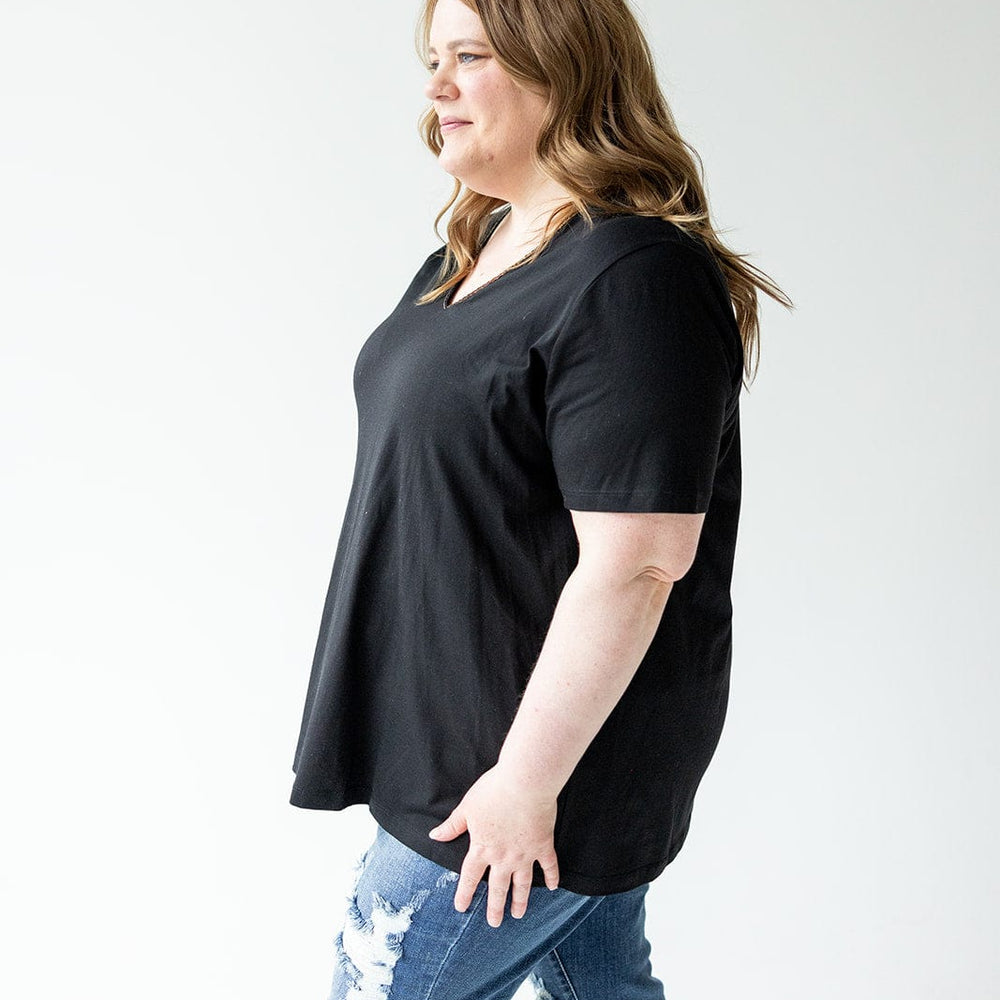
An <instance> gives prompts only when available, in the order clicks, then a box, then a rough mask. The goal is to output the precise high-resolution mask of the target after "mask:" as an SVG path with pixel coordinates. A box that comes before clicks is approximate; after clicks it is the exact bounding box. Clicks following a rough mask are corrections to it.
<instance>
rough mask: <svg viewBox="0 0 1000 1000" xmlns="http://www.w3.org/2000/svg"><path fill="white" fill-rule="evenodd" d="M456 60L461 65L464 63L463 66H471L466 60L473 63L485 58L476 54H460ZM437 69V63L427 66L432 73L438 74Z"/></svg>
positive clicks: (430, 63)
mask: <svg viewBox="0 0 1000 1000" xmlns="http://www.w3.org/2000/svg"><path fill="white" fill-rule="evenodd" d="M455 58H456V59H457V60H458V61H459V62H460V63H462V65H463V66H468V65H469V64H468V62H465V60H466V59H468V60H470V61H471V60H473V59H482V58H483V57H482V56H480V55H477V54H476V53H475V52H459V53H458V55H456V56H455ZM437 68H438V64H437V63H436V62H429V63H428V64H427V69H428V70H429V71H430V72H431V73H436V72H437Z"/></svg>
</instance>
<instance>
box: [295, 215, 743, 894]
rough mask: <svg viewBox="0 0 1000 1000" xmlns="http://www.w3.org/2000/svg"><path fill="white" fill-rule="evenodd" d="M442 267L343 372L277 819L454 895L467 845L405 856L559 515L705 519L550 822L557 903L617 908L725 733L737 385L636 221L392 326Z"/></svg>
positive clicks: (676, 247) (675, 244) (517, 620)
mask: <svg viewBox="0 0 1000 1000" xmlns="http://www.w3.org/2000/svg"><path fill="white" fill-rule="evenodd" d="M502 216H503V211H501V212H498V213H497V214H496V215H495V216H494V218H493V219H491V221H490V226H489V228H488V229H487V230H486V231H485V232H484V237H483V238H484V240H485V239H487V238H488V236H489V233H490V232H491V231H492V228H493V227H494V226H495V225H497V224H498V223H499V221H501V219H502ZM443 254H444V247H439V248H438V249H437V250H435V251H434V252H433V253H431V254H430V255H429V256H428V257H427V259H426V260H425V262H424V263H423V265H422V266H421V267H420V269H419V271H418V272H417V273H416V275H415V276H414V277H413V279H412V281H411V282H410V285H409V287H408V288H407V289H406V291H405V292H404V294H403V296H402V298H401V299H400V300H399V303H398V304H397V306H396V307H395V309H394V310H393V311H392V313H391V314H390V315H389V316H388V317H387V318H386V319H385V320H384V321H383V322H382V323H381V324H379V326H378V327H377V328H376V329H375V330H374V331H373V332H372V334H371V335H370V336H369V337H368V339H367V340H366V342H365V343H364V345H363V347H362V348H361V351H360V353H359V355H358V358H357V361H356V364H355V368H354V392H355V398H356V402H357V411H358V447H357V458H356V465H355V470H354V479H353V483H352V487H351V492H350V496H349V498H348V502H347V509H346V513H345V516H344V521H343V526H342V529H341V533H340V539H339V542H338V546H337V551H336V554H335V557H334V563H333V570H332V574H331V579H330V585H329V589H328V592H327V596H326V602H325V605H324V608H323V613H322V618H321V622H320V629H319V636H318V640H317V644H316V650H315V655H314V659H313V664H312V670H311V674H310V677H309V683H308V688H307V692H306V701H305V706H304V711H303V717H302V725H301V729H300V735H299V740H298V744H297V747H296V751H295V757H294V761H293V770H294V771H295V775H296V776H295V781H294V785H293V789H292V795H291V802H292V803H293V804H294V805H296V806H300V807H303V808H311V809H343V808H345V807H347V806H349V805H352V804H357V803H365V804H367V805H368V807H369V809H370V811H371V813H372V815H373V816H374V817H375V819H376V820H377V821H378V823H379V824H380V825H381V826H382V827H384V828H385V829H386V830H387V831H389V832H390V833H391V834H392V835H393V836H394V837H396V838H398V839H399V840H400V841H401V842H402V843H404V844H406V845H407V846H408V847H410V848H411V849H412V850H414V851H416V852H418V853H419V854H421V855H422V856H423V857H425V858H428V859H430V860H432V861H434V862H436V863H438V864H440V865H442V866H444V867H446V868H449V869H451V870H452V871H459V870H460V868H461V864H462V860H463V859H464V857H465V854H466V852H467V850H468V847H469V839H468V835H467V834H463V835H462V836H460V837H458V838H456V839H455V840H453V841H447V842H437V841H432V840H430V838H429V837H428V831H429V830H430V829H432V828H433V827H434V826H436V825H438V824H439V823H441V822H442V821H443V820H444V819H445V818H446V817H447V816H448V815H449V813H450V812H451V811H452V809H453V808H454V807H455V806H456V805H457V804H458V802H459V801H460V799H461V798H462V796H463V795H464V794H465V792H466V791H467V789H468V788H469V787H470V786H471V785H472V784H473V782H474V781H475V780H476V779H477V778H478V777H479V775H481V774H482V773H483V772H484V771H486V770H487V769H489V768H490V767H492V766H493V765H494V764H495V763H496V761H497V757H498V755H499V751H500V748H501V745H502V743H503V740H504V737H505V735H506V733H507V730H508V728H509V726H510V723H511V721H512V719H513V717H514V714H515V712H516V710H517V706H518V703H519V698H520V696H521V693H522V692H523V690H524V686H525V685H526V683H527V681H528V678H529V677H530V674H531V670H532V668H533V666H534V663H535V661H536V659H537V656H538V653H539V651H540V649H541V646H542V642H543V640H544V638H545V634H546V631H547V628H548V625H549V622H550V621H551V618H552V614H553V611H554V609H555V605H556V601H557V600H558V597H559V593H560V591H561V589H562V586H563V584H564V583H565V581H566V579H567V577H568V575H569V574H570V573H571V572H572V570H573V567H574V565H575V564H576V561H577V558H578V555H579V548H578V543H577V540H576V535H575V532H574V529H573V524H572V519H571V514H570V510H581V511H582V510H595V511H596V510H604V511H639V512H642V511H646V512H653V511H674V512H687V513H696V512H705V521H704V526H703V529H702V534H701V538H700V541H699V545H698V551H697V554H696V557H695V560H694V563H693V565H692V566H691V568H690V569H689V571H688V572H687V574H685V576H684V577H683V578H682V579H681V580H679V581H677V582H676V583H675V584H674V586H673V588H672V591H671V594H670V597H669V599H668V601H667V606H666V609H665V611H664V614H663V617H662V620H661V622H660V624H659V627H658V628H657V631H656V634H655V636H654V638H653V641H652V643H651V645H650V648H649V650H648V652H647V653H646V655H645V657H644V658H643V661H642V663H641V664H640V665H639V668H638V670H637V672H636V674H635V676H634V678H633V680H632V682H631V683H630V685H629V686H628V688H627V690H626V691H625V693H624V695H623V696H622V698H621V700H620V701H619V703H618V704H617V705H616V707H615V708H614V710H613V711H612V712H611V715H610V717H609V718H608V720H607V722H606V723H605V724H604V726H603V727H602V729H601V730H600V731H599V732H598V734H597V736H596V737H595V739H594V740H593V742H592V743H591V745H590V746H589V747H588V748H587V750H586V752H585V753H584V755H583V757H582V759H581V760H580V762H579V764H578V765H577V767H576V769H575V770H574V771H573V773H572V775H571V776H570V778H569V780H568V782H567V783H566V785H565V787H564V788H563V790H562V792H561V793H560V795H559V796H558V801H557V804H558V814H557V820H556V826H555V848H556V853H557V856H558V858H559V870H560V885H561V886H562V887H565V888H566V889H568V890H570V891H573V892H577V893H582V894H588V895H589V894H602V895H603V894H609V893H616V892H624V891H628V890H631V889H633V888H635V887H637V886H639V885H641V884H643V883H646V882H649V881H651V880H652V879H653V878H655V877H656V876H657V875H659V874H660V872H662V871H663V869H664V868H665V867H666V865H667V864H669V863H670V861H672V860H673V858H674V857H675V856H676V854H677V852H678V851H679V850H680V848H681V846H682V844H683V842H684V840H685V838H686V836H687V832H688V829H689V825H690V821H691V815H692V810H693V801H694V795H695V792H696V789H697V788H698V785H699V783H700V781H701V778H702V776H703V774H704V772H705V770H706V768H707V766H708V763H709V761H710V760H711V758H712V756H713V754H714V751H715V748H716V746H717V743H718V740H719V737H720V734H721V731H722V727H723V722H724V719H725V713H726V705H727V700H728V690H729V675H730V664H731V656H732V634H731V624H732V606H731V601H730V581H731V574H732V567H733V559H734V554H735V547H736V536H737V525H738V518H739V505H740V447H739V445H740V442H739V396H740V390H741V379H742V368H743V354H742V347H741V342H740V336H739V330H738V327H737V324H736V320H735V317H734V314H733V309H732V305H731V302H730V299H729V295H728V292H727V289H726V286H725V281H724V279H723V276H722V273H721V271H720V270H719V268H718V265H717V264H716V262H715V260H714V258H713V257H712V255H711V253H710V252H709V251H708V249H707V248H706V247H705V246H704V245H703V244H702V243H701V242H700V241H699V240H697V239H696V238H695V237H693V236H690V235H688V234H686V233H684V232H683V231H682V230H681V229H679V228H678V227H677V226H675V225H673V224H672V223H669V222H667V221H664V220H662V219H656V218H649V217H641V216H636V215H627V214H622V215H613V214H609V215H597V216H595V219H594V224H593V226H592V227H591V226H589V225H588V224H587V220H585V219H584V218H583V217H582V216H576V217H574V218H573V219H572V220H571V221H570V222H569V223H568V224H567V225H565V226H564V227H563V228H562V229H561V230H560V231H559V232H558V233H557V234H556V236H555V237H554V239H553V241H552V242H551V243H550V245H549V246H548V247H547V248H546V249H545V251H544V252H543V253H542V254H541V255H540V256H539V257H538V258H537V259H536V260H535V261H534V262H532V263H530V264H526V265H523V266H521V267H518V268H515V269H513V270H511V271H508V272H507V273H505V274H503V275H501V276H500V277H499V278H497V279H496V280H495V281H493V282H491V283H489V284H487V285H485V286H483V287H482V288H480V289H478V290H477V291H474V292H472V293H471V294H469V295H467V296H466V297H464V298H462V299H459V300H458V301H457V302H454V303H451V302H450V298H451V295H449V296H448V297H447V298H446V299H444V300H442V299H438V300H435V301H432V302H430V303H426V304H423V305H417V304H416V299H417V298H418V297H419V296H420V295H421V294H422V293H423V292H424V291H426V290H428V289H429V288H431V287H432V286H433V284H434V283H435V280H436V278H437V275H438V270H439V266H440V264H441V261H442V259H443ZM534 884H535V885H542V884H544V879H543V876H542V873H541V869H540V867H539V866H538V865H537V864H536V866H535V876H534Z"/></svg>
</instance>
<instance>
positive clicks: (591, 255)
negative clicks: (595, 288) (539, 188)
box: [561, 212, 719, 283]
mask: <svg viewBox="0 0 1000 1000" xmlns="http://www.w3.org/2000/svg"><path fill="white" fill-rule="evenodd" d="M563 247H564V252H563V254H562V255H561V256H562V265H563V268H564V269H565V272H566V274H567V276H568V275H574V276H575V278H576V281H577V282H583V283H587V282H589V281H592V280H594V279H596V278H597V277H599V276H600V275H602V274H603V273H604V272H606V271H608V270H609V269H610V268H615V269H616V270H619V271H620V270H622V269H625V270H629V271H631V270H633V269H636V270H639V271H643V272H645V273H648V274H655V273H659V272H662V271H663V270H664V269H667V270H674V271H676V270H678V269H680V270H681V271H685V272H686V271H688V270H690V269H691V268H694V269H696V270H698V271H704V270H707V271H709V272H718V270H719V268H718V263H717V262H716V260H715V256H714V254H713V253H712V251H711V250H710V249H709V248H708V246H707V245H706V244H705V242H704V241H703V240H702V239H701V238H700V237H699V236H697V235H696V234H694V233H691V232H688V231H687V230H685V229H682V228H681V227H680V226H679V225H677V224H676V223H674V222H670V221H669V220H667V219H663V218H660V217H658V216H649V215H636V214H632V213H624V212H623V213H617V214H610V213H604V214H596V213H595V214H594V215H593V216H592V222H591V223H588V222H587V220H586V219H585V218H584V217H583V216H580V215H578V216H575V217H574V218H573V220H572V221H571V223H570V224H569V229H568V233H567V238H566V240H565V242H564V243H563Z"/></svg>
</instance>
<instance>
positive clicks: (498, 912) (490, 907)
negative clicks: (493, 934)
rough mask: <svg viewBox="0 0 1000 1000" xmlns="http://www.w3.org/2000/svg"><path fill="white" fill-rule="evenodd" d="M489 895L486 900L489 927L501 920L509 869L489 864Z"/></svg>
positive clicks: (496, 925) (505, 902)
mask: <svg viewBox="0 0 1000 1000" xmlns="http://www.w3.org/2000/svg"><path fill="white" fill-rule="evenodd" d="M489 883H490V895H489V899H488V900H487V901H486V922H487V923H488V924H489V925H490V927H499V926H500V924H501V922H502V921H503V910H504V907H505V906H506V905H507V889H508V888H509V886H510V871H509V870H508V869H505V868H494V867H493V865H490V879H489Z"/></svg>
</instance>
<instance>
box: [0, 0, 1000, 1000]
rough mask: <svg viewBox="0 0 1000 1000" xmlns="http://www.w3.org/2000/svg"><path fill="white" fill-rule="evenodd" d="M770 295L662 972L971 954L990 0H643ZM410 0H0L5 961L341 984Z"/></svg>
mask: <svg viewBox="0 0 1000 1000" xmlns="http://www.w3.org/2000/svg"><path fill="white" fill-rule="evenodd" d="M636 9H637V10H638V11H639V12H640V15H641V16H642V19H643V21H644V23H645V24H646V26H647V28H648V31H649V37H650V40H651V43H652V45H653V47H654V49H655V52H656V56H657V60H658V64H659V67H660V72H661V79H662V83H663V86H664V89H665V91H666V94H667V97H668V100H669V101H670V103H671V106H672V107H673V109H674V111H675V113H676V115H677V118H678V121H679V123H680V125H681V127H682V130H683V133H684V135H685V136H686V138H687V139H688V140H689V141H690V142H691V143H692V144H693V145H694V146H695V148H696V149H698V151H699V152H700V153H701V155H702V157H703V160H704V162H705V167H706V176H707V183H708V190H709V195H710V198H711V204H712V210H713V213H714V216H715V221H716V223H717V225H719V226H720V227H722V228H723V229H724V230H725V231H726V238H727V240H728V241H729V243H730V245H732V246H733V247H734V248H736V249H738V250H741V251H747V252H749V253H751V255H752V256H751V257H750V259H751V261H752V262H754V263H756V264H758V266H760V267H762V268H763V269H764V270H765V271H767V272H768V273H770V274H771V275H772V276H773V277H774V278H775V280H777V281H778V282H779V284H780V285H782V287H783V288H784V289H785V290H786V291H787V292H788V294H789V295H790V296H791V297H792V299H793V300H794V301H795V302H796V305H797V307H798V308H797V310H796V312H795V313H793V314H789V313H787V312H786V311H785V310H784V309H782V308H781V307H780V306H777V305H775V304H773V303H771V302H770V301H765V304H764V307H763V357H762V365H761V371H760V376H759V378H758V379H757V381H756V383H755V384H754V386H753V388H752V390H751V391H750V393H748V394H746V395H745V396H744V403H743V451H744V479H745V482H744V507H743V518H742V522H741V535H740V546H739V550H738V553H737V571H736V579H735V583H734V591H735V592H734V600H735V605H736V622H735V655H734V663H733V680H732V691H731V697H730V707H729V715H728V719H727V723H726V731H725V732H724V734H723V737H722V741H721V743H720V745H719V748H718V751H717V753H716V757H715V759H714V761H713V763H712V765H711V767H710V769H709V771H708V774H707V775H706V777H705V779H704V781H703V783H702V786H701V789H700V791H699V798H698V800H697V802H696V806H695V814H694V819H693V823H692V828H691V833H690V836H689V839H688V841H687V843H686V845H685V847H684V849H683V851H682V853H681V855H680V856H679V857H678V858H677V860H676V861H675V862H674V863H673V864H672V865H670V866H669V867H668V869H667V870H666V872H664V874H663V875H662V876H661V877H660V878H659V879H658V880H656V881H655V882H654V884H653V886H652V889H651V891H650V898H649V918H648V933H649V937H650V940H651V942H652V944H653V959H654V968H655V971H656V973H657V975H659V976H660V978H662V979H663V980H664V981H665V983H666V985H667V990H668V995H669V996H671V997H674V998H678V1000H680V998H684V1000H717V998H719V997H725V996H738V997H740V998H741V1000H800V998H802V997H809V998H810V1000H840V998H842V997H845V996H848V997H851V998H852V1000H887V998H897V997H898V998H901V1000H902V998H905V1000H939V998H940V1000H945V998H947V1000H952V998H956V997H961V998H962V1000H980V998H981V1000H986V998H987V997H991V998H992V997H995V996H996V992H995V991H996V988H997V982H998V977H1000V967H998V957H997V956H998V952H997V950H996V947H995V945H996V932H997V926H998V916H1000V914H998V904H997V900H998V895H1000V863H998V860H997V852H996V844H997V843H998V840H1000V837H998V833H1000V831H998V815H997V813H998V809H997V801H996V786H997V780H996V775H997V766H998V764H1000V752H998V750H1000V748H998V736H997V727H996V725H995V718H996V716H997V706H998V694H1000V681H998V671H997V657H996V655H995V653H994V648H993V644H992V641H991V639H992V637H991V635H990V634H989V631H990V629H989V628H988V622H989V621H991V620H994V619H993V615H994V614H995V608H994V606H995V604H996V601H997V597H998V570H997V561H998V560H997V556H998V552H997V542H996V536H997V532H996V529H995V526H994V523H993V518H994V509H995V507H996V504H997V501H998V499H1000V490H998V475H997V473H998V469H997V447H996V444H995V441H994V440H993V437H994V434H993V433H991V432H994V431H995V429H996V419H995V416H994V411H993V407H994V405H995V398H994V392H993V386H994V384H995V381H996V376H995V372H996V366H997V363H998V362H1000V356H998V349H997V332H998V331H997V322H996V319H995V317H994V312H993V307H994V298H995V291H996V276H995V274H994V269H995V265H996V261H997V236H996V233H997V229H998V226H1000V212H998V206H997V185H996V176H997V166H998V152H1000V142H998V125H997V119H998V116H997V112H996V105H995V97H994V95H995V93H996V91H997V87H998V84H1000V79H998V73H997V69H996V60H995V59H994V58H992V55H993V52H992V48H993V45H994V41H995V38H996V34H997V30H998V28H1000V24H998V14H997V7H996V5H992V4H987V3H986V2H985V0H982V2H980V3H973V2H969V0H957V2H954V3H952V4H950V5H948V7H947V9H942V8H940V7H939V5H932V4H930V3H928V2H924V0H918V2H908V3H903V2H902V0H886V2H881V3H879V2H875V3H874V4H873V3H871V2H868V3H860V2H848V3H837V4H832V3H821V4H802V3H787V2H783V0H760V2H758V3H753V4H747V3H736V2H733V0H720V2H718V3H714V4H687V5H681V4H671V5H666V4H658V3H655V2H654V0H645V2H643V3H641V4H637V5H636ZM415 14H416V3H415V2H401V0H379V2H378V3H367V4H351V5H347V6H346V9H345V7H344V5H336V4H333V3H331V2H327V3H319V2H316V0H284V2H282V3H280V4H279V3H277V2H272V3H266V2H264V0H240V2H236V0H197V2H195V0H172V2H170V3H167V2H163V0H145V2H144V0H130V2H125V0H91V2H90V3H88V4H78V3H69V2H67V0H30V2H29V0H0V337H2V358H0V361H2V364H0V417H2V419H0V435H2V439H0V446H2V459H3V461H2V472H0V477H2V478H0V489H2V503H3V518H2V522H0V533H2V534H0V552H2V559H0V581H2V582H0V599H2V609H3V625H2V630H0V657H2V670H3V674H2V677H3V680H2V684H3V690H2V697H0V741H2V747H0V749H2V762H3V763H2V767H3V773H2V775H0V779H2V789H3V795H4V800H5V810H4V816H5V818H4V820H3V823H2V826H0V838H2V870H0V897H2V903H0V906H2V916H0V940H2V941H3V949H2V951H3V952H4V953H5V954H4V957H3V959H2V960H0V962H2V964H0V991H2V992H3V994H4V995H9V996H11V997H17V998H18V1000H35V998H39V1000H41V998H45V1000H49V998H51V997H55V996H74V997H80V998H84V1000H126V998H128V1000H132V998H134V997H137V996H141V997H144V998H146V1000H167V998H170V1000H174V998H176V997H179V996H183V997H192V998H195V1000H229V998H232V1000H275V998H279V997H280V998H283V1000H289V998H299V1000H307V998H312V1000H315V998H323V997H325V996H326V991H327V988H328V980H329V976H330V972H331V970H332V963H333V960H334V959H333V944H332V942H333V935H334V932H335V920H336V918H337V916H338V914H339V912H340V907H341V895H342V893H343V891H344V889H345V888H346V885H347V869H348V867H349V865H350V862H351V861H352V860H353V858H354V857H355V856H356V854H357V853H358V852H359V851H360V850H361V849H362V848H363V847H364V846H365V845H366V844H367V842H368V840H369V838H370V836H371V834H372V832H373V830H374V822H373V821H372V820H371V819H370V817H369V816H368V814H367V812H366V811H365V809H364V807H353V808H352V809H349V810H347V811H345V812H341V813H331V812H307V811H303V810H297V809H295V808H293V807H292V806H290V805H288V801H287V800H288V794H289V792H290V788H291V779H292V775H291V770H290V768H291V759H292V754H293V750H294V745H295V739H296V737H297V733H298V725H299V718H300V712H301V707H302V700H303V697H304V694H305V684H306V680H307V677H308V671H309V666H310V662H311V658H312V653H313V647H314V643H315V640H316V635H317V631H318V626H319V617H320V611H321V608H322V602H323V597H324V594H325V588H326V584H327V581H328V578H329V572H330V568H331V565H332V558H333V552H334V547H335V543H336V538H337V534H338V531H339V526H340V520H341V517H342V514H343V511H344V506H345V504H346V499H347V493H348V489H349V485H350V476H351V471H352V465H353V458H354V446H355V436H354V435H355V424H354V402H353V398H352V394H351V370H352V366H353V362H354V357H355V355H356V353H357V350H358V348H359V347H360V346H361V343H362V342H363V340H364V339H365V337H366V336H367V335H368V334H369V333H370V332H371V330H372V329H374V327H375V326H376V325H377V324H378V323H379V322H380V321H381V319H382V318H383V317H384V316H385V315H386V314H387V313H388V312H389V311H390V309H391V308H392V307H393V306H394V305H395V303H396V301H397V300H398V297H399V295H400V294H401V293H402V290H403V289H404V288H405V287H406V284H407V283H408V281H409V279H410V277H411V276H412V274H413V273H414V271H415V270H416V268H417V267H418V266H419V264H420V262H421V261H422V260H423V259H424V257H425V256H426V254H427V253H429V252H430V251H431V250H432V249H433V248H434V247H435V246H437V244H438V240H437V238H436V237H435V236H434V234H433V232H432V229H431V226H432V221H433V216H434V214H435V212H436V210H437V208H438V207H439V206H440V204H441V203H442V202H443V200H444V198H445V196H446V194H447V192H448V191H449V189H450V178H448V177H447V176H446V175H445V174H443V173H442V172H441V171H440V169H439V168H438V167H437V165H436V163H435V162H434V160H433V158H432V157H431V156H430V155H429V154H428V153H427V151H426V150H425V149H424V148H423V146H422V145H421V144H420V142H419V140H418V138H417V135H416V126H415V123H416V119H417V116H418V114H419V112H420V111H421V109H422V108H423V106H424V97H423V93H422V84H423V80H424V71H423V70H422V68H421V66H420V65H419V63H418V61H417V58H416V55H415V54H414V52H413V47H412V33H413V25H414V18H415Z"/></svg>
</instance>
